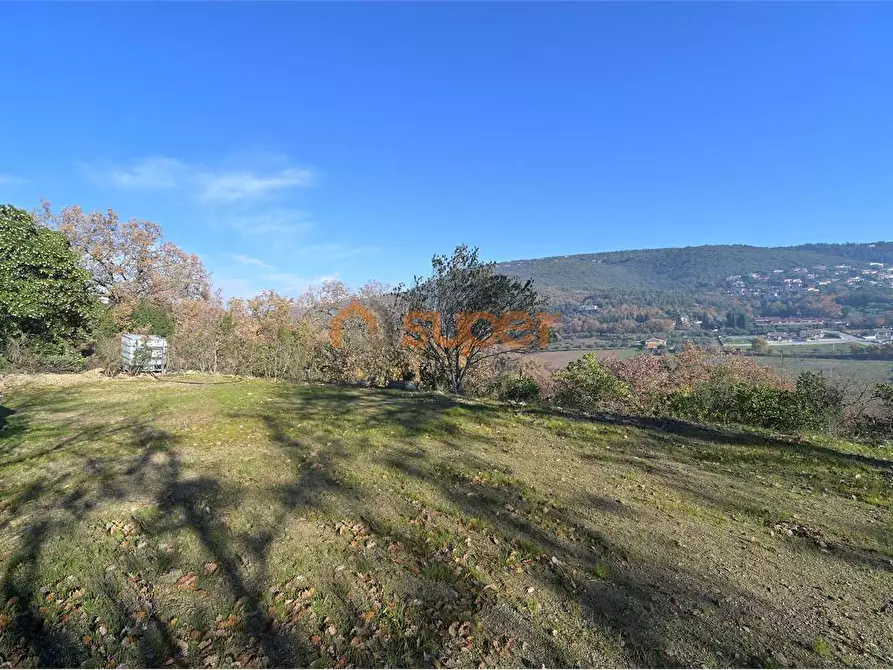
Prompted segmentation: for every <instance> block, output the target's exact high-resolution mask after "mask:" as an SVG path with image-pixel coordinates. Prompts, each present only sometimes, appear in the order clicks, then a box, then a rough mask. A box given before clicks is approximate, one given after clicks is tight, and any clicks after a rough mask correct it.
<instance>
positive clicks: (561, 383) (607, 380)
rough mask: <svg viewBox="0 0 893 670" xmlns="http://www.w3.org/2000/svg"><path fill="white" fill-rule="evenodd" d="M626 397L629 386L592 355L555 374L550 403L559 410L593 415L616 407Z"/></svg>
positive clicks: (628, 392)
mask: <svg viewBox="0 0 893 670" xmlns="http://www.w3.org/2000/svg"><path fill="white" fill-rule="evenodd" d="M629 395H630V389H629V386H628V385H627V384H625V383H624V382H622V381H621V380H620V379H618V378H617V377H616V376H615V375H614V374H613V373H612V372H611V371H610V370H609V369H608V368H606V367H605V366H604V365H602V364H601V363H600V362H599V360H598V359H597V358H596V357H595V355H594V354H586V355H585V356H583V357H582V358H580V359H579V360H576V361H572V362H571V363H568V365H567V367H566V368H565V369H564V370H561V371H559V372H556V373H555V395H554V401H555V403H556V404H557V405H559V406H560V407H566V408H568V409H576V410H579V411H581V412H593V411H595V410H597V409H601V408H607V407H616V406H617V405H618V404H620V403H622V402H623V401H625V400H626V399H628V398H629Z"/></svg>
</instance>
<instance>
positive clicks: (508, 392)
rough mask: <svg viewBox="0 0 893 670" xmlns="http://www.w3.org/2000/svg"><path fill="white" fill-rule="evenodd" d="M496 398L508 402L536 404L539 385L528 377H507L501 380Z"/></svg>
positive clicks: (538, 396)
mask: <svg viewBox="0 0 893 670" xmlns="http://www.w3.org/2000/svg"><path fill="white" fill-rule="evenodd" d="M497 397H498V398H499V399H500V400H505V401H509V402H537V401H538V400H539V399H540V385H539V384H537V383H536V380H535V379H531V378H530V377H507V378H504V379H502V380H501V383H500V384H499V387H498V390H497Z"/></svg>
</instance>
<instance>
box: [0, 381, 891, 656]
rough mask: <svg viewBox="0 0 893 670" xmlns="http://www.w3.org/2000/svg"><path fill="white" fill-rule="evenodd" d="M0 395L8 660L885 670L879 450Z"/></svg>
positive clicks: (886, 589) (284, 409)
mask: <svg viewBox="0 0 893 670" xmlns="http://www.w3.org/2000/svg"><path fill="white" fill-rule="evenodd" d="M50 379H52V380H53V382H52V383H48V380H50ZM4 393H5V395H4V399H3V407H2V409H0V591H2V592H0V663H3V664H7V665H14V666H22V665H40V666H48V665H102V666H106V665H126V666H134V665H150V666H152V665H169V666H170V665H174V666H181V665H195V666H220V665H225V666H262V665H275V666H283V665H313V666H319V667H321V666H345V665H355V666H369V665H377V666H381V665H389V666H413V665H422V666H434V665H440V666H478V665H480V664H484V665H486V666H509V665H524V666H533V667H539V666H540V665H543V664H545V665H547V666H557V665H560V666H575V665H583V666H593V665H594V666H602V665H608V666H627V665H636V666H641V665H651V666H656V665H660V666H667V665H670V666H678V665H701V664H707V665H715V666H785V665H799V666H804V665H809V666H840V665H853V666H890V665H893V596H891V594H893V531H891V526H890V517H891V506H893V470H891V468H893V461H891V458H890V454H889V452H888V451H884V450H883V449H869V448H866V447H858V446H855V445H850V444H846V443H841V442H832V441H830V440H815V441H809V440H805V439H788V438H784V437H779V436H772V435H767V434H758V433H743V432H735V431H717V430H712V429H705V428H701V427H697V426H693V425H690V424H685V423H680V422H653V423H652V422H648V421H643V420H633V419H624V418H622V417H605V418H603V420H601V421H588V420H586V421H584V420H574V419H573V418H570V417H564V416H560V415H557V414H555V413H552V412H548V411H545V410H540V409H536V408H526V409H519V408H510V407H505V406H502V405H497V404H492V403H485V402H471V401H463V400H461V399H455V398H448V397H444V396H440V395H436V394H412V395H410V394H403V393H400V392H387V391H372V390H349V389H338V388H331V387H317V386H299V385H293V384H287V383H282V382H275V381H261V380H246V381H242V380H238V379H236V378H227V377H211V376H198V375H188V376H183V377H171V378H167V379H165V380H164V381H156V380H153V379H148V378H136V379H116V380H109V379H105V378H97V377H95V376H87V375H84V376H68V377H45V378H41V379H37V380H27V379H19V380H15V381H14V382H13V383H10V384H7V388H6V389H5V392H4Z"/></svg>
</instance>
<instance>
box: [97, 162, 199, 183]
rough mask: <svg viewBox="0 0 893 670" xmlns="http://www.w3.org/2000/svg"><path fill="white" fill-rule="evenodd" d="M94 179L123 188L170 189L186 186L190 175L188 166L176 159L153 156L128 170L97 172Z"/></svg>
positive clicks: (114, 169) (117, 169)
mask: <svg viewBox="0 0 893 670" xmlns="http://www.w3.org/2000/svg"><path fill="white" fill-rule="evenodd" d="M94 177H96V178H97V179H98V181H100V182H102V181H106V182H108V183H109V184H111V185H113V186H119V187H121V188H145V189H168V188H175V187H177V186H185V185H186V181H187V180H188V179H189V173H188V169H187V166H186V165H185V164H184V163H182V162H181V161H178V160H177V159H176V158H165V157H164V156H152V157H149V158H144V159H143V160H141V161H138V162H137V163H135V164H133V165H132V166H130V167H128V168H120V167H118V168H112V169H111V170H108V171H105V172H96V173H94Z"/></svg>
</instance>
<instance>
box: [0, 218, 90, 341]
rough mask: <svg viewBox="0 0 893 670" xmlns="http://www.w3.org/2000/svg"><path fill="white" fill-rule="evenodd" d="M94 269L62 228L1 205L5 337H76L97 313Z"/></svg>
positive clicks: (0, 330)
mask: <svg viewBox="0 0 893 670" xmlns="http://www.w3.org/2000/svg"><path fill="white" fill-rule="evenodd" d="M89 286H90V274H89V273H88V272H87V271H86V270H84V269H82V268H81V267H80V266H79V258H78V256H77V254H75V253H74V252H73V251H72V250H71V246H70V245H69V243H68V240H67V239H66V238H65V236H64V235H63V234H62V233H58V232H56V231H53V230H50V229H49V228H46V227H45V226H41V225H39V224H38V223H36V222H35V221H34V219H33V218H32V216H31V215H30V214H28V213H27V212H25V211H24V210H21V209H17V208H15V207H13V206H11V205H0V314H2V319H3V321H2V323H0V339H3V340H5V339H6V338H8V337H10V336H14V335H19V334H24V335H30V336H34V337H37V338H40V339H42V340H44V341H54V340H72V339H74V338H76V337H78V336H79V335H81V334H83V332H84V331H85V330H86V329H87V328H88V326H89V323H90V321H91V319H92V318H93V317H94V315H95V313H96V305H97V303H96V300H95V298H94V297H93V296H92V295H91V293H90V289H89Z"/></svg>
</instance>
